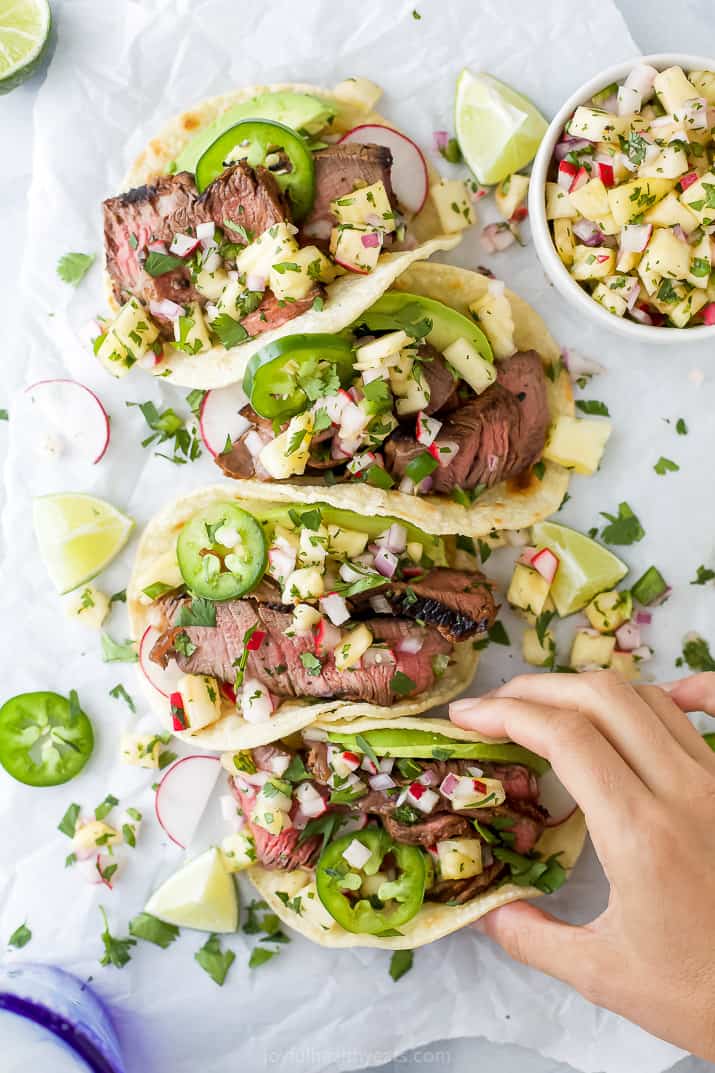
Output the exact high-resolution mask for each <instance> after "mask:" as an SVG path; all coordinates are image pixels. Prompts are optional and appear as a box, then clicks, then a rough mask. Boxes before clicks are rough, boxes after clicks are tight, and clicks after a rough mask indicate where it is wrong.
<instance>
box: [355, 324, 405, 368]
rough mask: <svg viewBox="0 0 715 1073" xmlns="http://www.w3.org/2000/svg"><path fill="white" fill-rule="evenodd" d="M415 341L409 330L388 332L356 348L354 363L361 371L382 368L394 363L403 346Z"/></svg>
mask: <svg viewBox="0 0 715 1073" xmlns="http://www.w3.org/2000/svg"><path fill="white" fill-rule="evenodd" d="M412 342H414V340H413V339H412V337H411V336H409V335H408V334H407V332H403V331H397V332H387V333H386V334H385V335H381V336H379V337H378V338H377V339H374V340H373V341H372V342H371V343H363V345H362V346H359V347H357V348H356V350H355V361H354V365H355V368H356V369H359V370H360V371H361V372H362V371H364V370H365V369H380V368H382V366H383V365H393V364H394V363H395V360H396V358H397V355H398V354H399V353H400V351H401V350H402V349H403V347H406V346H409V344H410V343H412Z"/></svg>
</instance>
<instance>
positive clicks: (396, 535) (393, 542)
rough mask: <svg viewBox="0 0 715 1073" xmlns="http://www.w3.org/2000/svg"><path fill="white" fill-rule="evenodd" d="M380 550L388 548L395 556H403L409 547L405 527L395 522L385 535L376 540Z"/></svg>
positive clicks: (381, 534) (382, 534)
mask: <svg viewBox="0 0 715 1073" xmlns="http://www.w3.org/2000/svg"><path fill="white" fill-rule="evenodd" d="M375 544H376V546H377V547H378V548H386V549H387V551H391V552H393V554H395V555H401V554H402V552H403V551H404V550H405V548H406V547H407V530H406V529H405V527H404V525H400V523H399V522H394V523H393V524H392V525H391V526H390V528H389V529H386V530H385V532H384V533H380V535H379V536H378V537H376V538H375Z"/></svg>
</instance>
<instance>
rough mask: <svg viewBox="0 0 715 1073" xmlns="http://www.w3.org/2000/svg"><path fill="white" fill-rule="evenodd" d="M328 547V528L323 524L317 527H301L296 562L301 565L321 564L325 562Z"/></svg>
mask: <svg viewBox="0 0 715 1073" xmlns="http://www.w3.org/2000/svg"><path fill="white" fill-rule="evenodd" d="M327 547H328V530H327V529H326V528H325V526H324V525H319V526H318V528H317V529H301V531H300V537H299V538H298V562H299V563H300V565H301V566H321V565H322V564H324V563H325V557H326V555H327Z"/></svg>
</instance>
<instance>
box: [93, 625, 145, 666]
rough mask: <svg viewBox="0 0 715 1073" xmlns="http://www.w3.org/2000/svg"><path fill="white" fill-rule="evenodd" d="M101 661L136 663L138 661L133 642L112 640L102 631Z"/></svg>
mask: <svg viewBox="0 0 715 1073" xmlns="http://www.w3.org/2000/svg"><path fill="white" fill-rule="evenodd" d="M102 659H103V660H104V662H105V663H136V662H137V660H138V659H139V656H138V655H137V646H136V644H135V643H134V641H124V642H123V643H121V642H119V641H115V640H113V639H112V638H111V637H110V636H109V634H108V633H105V632H104V630H103V631H102Z"/></svg>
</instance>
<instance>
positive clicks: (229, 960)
mask: <svg viewBox="0 0 715 1073" xmlns="http://www.w3.org/2000/svg"><path fill="white" fill-rule="evenodd" d="M194 960H195V961H196V962H197V963H198V964H199V965H200V966H201V968H202V969H203V970H204V972H206V973H208V975H209V976H210V977H211V979H212V980H213V982H214V983H215V984H218V986H219V987H223V983H224V980H225V979H226V974H227V972H228V970H229V969H230V968H231V966H232V965H233V963H234V961H235V960H236V955H235V954H234V952H233V950H225V951H224V950H222V949H221V941H220V939H219V937H218V935H209V937H208V939H207V940H206V942H205V943H204V945H203V946H202V947H201V949H200V950H197V951H196V953H195V954H194Z"/></svg>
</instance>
